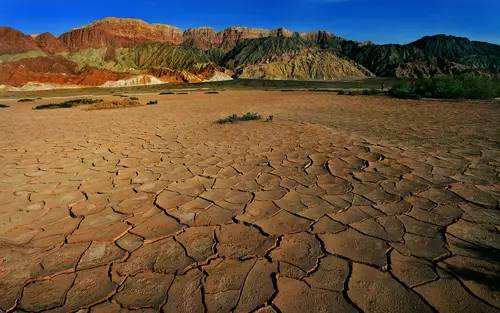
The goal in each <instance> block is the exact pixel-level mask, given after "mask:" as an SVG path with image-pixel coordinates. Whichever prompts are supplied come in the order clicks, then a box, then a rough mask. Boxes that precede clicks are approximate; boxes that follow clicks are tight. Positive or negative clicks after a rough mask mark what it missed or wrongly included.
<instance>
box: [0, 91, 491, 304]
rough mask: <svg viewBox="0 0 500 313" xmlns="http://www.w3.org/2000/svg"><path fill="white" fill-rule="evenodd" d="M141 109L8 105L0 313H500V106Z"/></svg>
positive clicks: (313, 98)
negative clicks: (234, 119)
mask: <svg viewBox="0 0 500 313" xmlns="http://www.w3.org/2000/svg"><path fill="white" fill-rule="evenodd" d="M108 98H112V97H111V96H108ZM139 98H140V101H142V102H146V101H149V100H155V99H156V100H158V101H159V102H158V104H157V105H152V106H143V107H137V108H127V109H117V110H106V111H85V110H81V109H79V108H72V109H58V110H42V111H35V110H32V109H31V108H32V106H33V105H35V104H43V103H50V102H53V101H55V100H54V99H42V100H37V101H36V103H17V102H16V101H14V100H2V103H5V104H8V105H9V106H10V107H9V108H4V109H1V111H0V131H1V134H2V135H1V137H0V311H1V312H39V311H48V312H129V311H139V312H158V311H162V312H175V313H181V312H259V313H264V312H266V313H267V312H300V313H303V312H453V313H455V312H500V283H499V282H500V274H499V273H500V209H499V199H500V180H499V172H500V145H499V139H500V138H499V137H500V126H499V125H500V110H499V105H498V104H495V103H481V102H453V103H446V102H437V101H403V100H393V99H389V98H384V97H349V96H337V95H334V94H332V93H312V92H279V91H223V92H221V93H220V94H210V95H209V94H204V93H201V92H192V93H190V94H186V95H165V96H158V95H140V96H139ZM247 111H252V112H260V113H261V114H263V115H273V116H274V121H272V122H264V121H251V122H242V123H236V124H230V125H218V124H215V123H214V121H215V120H217V119H218V118H221V117H224V116H227V115H228V114H230V113H245V112H247Z"/></svg>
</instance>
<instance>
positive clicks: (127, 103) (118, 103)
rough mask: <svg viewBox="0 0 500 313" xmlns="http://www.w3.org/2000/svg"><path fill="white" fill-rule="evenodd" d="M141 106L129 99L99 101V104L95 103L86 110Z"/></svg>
mask: <svg viewBox="0 0 500 313" xmlns="http://www.w3.org/2000/svg"><path fill="white" fill-rule="evenodd" d="M139 106H143V104H141V103H140V102H139V101H134V100H130V99H123V100H113V101H101V102H99V103H95V104H93V105H90V106H88V107H87V108H86V110H88V111H94V110H108V109H123V108H131V107H139Z"/></svg>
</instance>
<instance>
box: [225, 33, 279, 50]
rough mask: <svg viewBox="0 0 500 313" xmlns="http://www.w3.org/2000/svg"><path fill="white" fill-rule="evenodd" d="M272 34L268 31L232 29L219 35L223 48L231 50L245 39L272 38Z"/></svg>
mask: <svg viewBox="0 0 500 313" xmlns="http://www.w3.org/2000/svg"><path fill="white" fill-rule="evenodd" d="M270 34H271V32H270V31H269V30H266V29H259V28H246V27H230V28H227V29H225V30H223V31H222V32H220V33H219V36H220V37H221V48H222V49H224V50H231V49H232V48H234V47H235V46H236V45H237V44H238V43H240V42H241V41H243V40H245V39H255V38H261V37H266V36H270Z"/></svg>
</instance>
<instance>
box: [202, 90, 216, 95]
mask: <svg viewBox="0 0 500 313" xmlns="http://www.w3.org/2000/svg"><path fill="white" fill-rule="evenodd" d="M218 93H219V92H218V91H215V90H209V91H205V94H207V95H216V94H218Z"/></svg>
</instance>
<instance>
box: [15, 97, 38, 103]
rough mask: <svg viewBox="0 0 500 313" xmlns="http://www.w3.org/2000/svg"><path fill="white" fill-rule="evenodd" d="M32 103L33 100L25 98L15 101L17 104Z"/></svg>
mask: <svg viewBox="0 0 500 313" xmlns="http://www.w3.org/2000/svg"><path fill="white" fill-rule="evenodd" d="M33 101H35V99H30V98H25V99H19V100H17V102H33Z"/></svg>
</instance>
